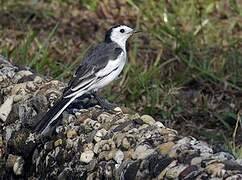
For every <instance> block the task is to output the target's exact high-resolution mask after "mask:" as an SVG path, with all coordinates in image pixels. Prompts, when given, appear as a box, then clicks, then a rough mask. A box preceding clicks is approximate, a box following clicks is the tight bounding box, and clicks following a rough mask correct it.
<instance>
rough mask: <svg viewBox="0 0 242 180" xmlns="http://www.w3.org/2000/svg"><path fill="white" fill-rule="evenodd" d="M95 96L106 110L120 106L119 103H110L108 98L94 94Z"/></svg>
mask: <svg viewBox="0 0 242 180" xmlns="http://www.w3.org/2000/svg"><path fill="white" fill-rule="evenodd" d="M94 98H95V99H96V100H97V102H98V104H99V105H100V106H101V107H102V108H104V109H106V110H114V109H115V108H116V107H118V106H117V104H115V103H110V102H109V101H108V100H106V99H105V98H103V97H100V96H97V95H94Z"/></svg>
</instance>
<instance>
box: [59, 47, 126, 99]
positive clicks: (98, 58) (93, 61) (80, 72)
mask: <svg viewBox="0 0 242 180" xmlns="http://www.w3.org/2000/svg"><path fill="white" fill-rule="evenodd" d="M122 51H123V50H122V49H121V48H120V47H119V46H118V45H117V44H116V43H113V42H112V43H100V44H98V45H97V46H95V47H93V48H91V49H90V50H88V52H87V53H86V55H85V56H84V59H83V61H82V63H81V65H80V66H79V67H78V69H77V70H76V72H75V74H74V75H73V77H72V79H71V80H70V82H69V84H68V87H67V88H66V89H65V90H64V93H63V95H64V97H66V96H70V95H71V94H72V93H73V92H75V91H77V90H80V89H85V88H88V85H90V84H91V83H92V82H93V79H95V74H96V73H97V72H98V71H99V70H101V69H103V68H105V66H106V65H107V63H108V61H109V60H115V59H116V58H117V57H118V56H119V55H120V53H121V52H122Z"/></svg>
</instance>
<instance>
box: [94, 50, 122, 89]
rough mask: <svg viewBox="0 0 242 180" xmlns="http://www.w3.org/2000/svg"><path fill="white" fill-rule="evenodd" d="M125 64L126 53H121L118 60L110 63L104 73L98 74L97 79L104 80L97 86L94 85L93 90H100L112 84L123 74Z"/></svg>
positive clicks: (98, 82)
mask: <svg viewBox="0 0 242 180" xmlns="http://www.w3.org/2000/svg"><path fill="white" fill-rule="evenodd" d="M125 63H126V53H125V52H123V53H121V54H120V55H119V56H118V58H117V59H116V60H112V61H109V63H108V64H107V66H106V67H105V68H104V69H103V70H102V71H100V72H98V73H97V74H96V75H97V77H103V78H102V79H100V80H99V81H97V82H96V83H95V84H93V86H92V89H95V90H98V89H100V88H102V87H104V86H106V85H108V84H109V83H111V82H112V81H113V80H114V79H116V78H117V77H118V75H119V74H120V73H121V72H122V70H123V68H124V65H125ZM116 68H117V69H116ZM114 69H116V70H114ZM107 74H108V75H107Z"/></svg>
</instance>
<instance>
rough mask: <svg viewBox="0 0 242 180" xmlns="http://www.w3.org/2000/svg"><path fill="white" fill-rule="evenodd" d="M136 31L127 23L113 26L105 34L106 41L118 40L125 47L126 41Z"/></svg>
mask: <svg viewBox="0 0 242 180" xmlns="http://www.w3.org/2000/svg"><path fill="white" fill-rule="evenodd" d="M134 32H135V31H134V30H133V29H132V28H130V27H128V26H126V25H117V26H114V27H111V28H110V29H109V30H108V31H107V33H106V36H105V42H116V43H117V44H118V45H120V46H121V47H125V44H126V41H127V40H128V38H129V37H130V36H131V35H132V34H133V33H134Z"/></svg>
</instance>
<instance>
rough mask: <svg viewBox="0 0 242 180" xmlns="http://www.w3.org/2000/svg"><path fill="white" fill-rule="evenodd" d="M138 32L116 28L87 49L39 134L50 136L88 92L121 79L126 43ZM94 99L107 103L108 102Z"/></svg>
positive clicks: (45, 117)
mask: <svg viewBox="0 0 242 180" xmlns="http://www.w3.org/2000/svg"><path fill="white" fill-rule="evenodd" d="M135 32H136V31H134V30H133V29H132V28H130V27H128V26H125V25H118V26H114V27H112V28H110V29H109V30H108V31H107V33H106V36H105V40H104V42H101V43H99V44H97V45H96V46H95V47H93V48H91V49H90V50H88V52H87V53H86V55H85V56H84V59H83V61H82V63H81V64H80V66H79V67H78V69H77V70H76V72H75V74H74V75H73V77H72V79H71V80H70V82H69V84H68V87H67V88H66V89H65V90H64V92H63V95H62V97H61V98H60V100H59V101H58V102H57V103H56V104H55V105H54V106H53V107H52V108H51V109H50V110H49V111H48V112H47V113H46V114H45V115H44V117H43V118H42V119H41V120H40V122H39V123H38V124H37V126H36V129H35V130H36V132H37V133H39V134H41V135H45V134H46V133H49V130H50V129H52V128H53V126H54V125H56V124H58V123H57V121H58V117H59V116H60V115H61V114H62V112H63V111H64V110H65V109H66V108H67V107H68V106H69V105H70V104H71V103H72V102H73V101H74V100H75V99H77V98H78V97H80V96H82V95H84V94H86V93H91V94H95V92H96V91H97V90H99V89H100V88H102V87H104V86H106V85H108V84H109V83H110V82H112V81H113V80H114V79H115V78H117V77H118V75H119V74H120V73H121V71H122V69H123V68H124V65H125V63H126V61H127V52H126V42H127V40H128V38H129V37H130V36H131V35H132V34H134V33H135ZM94 97H95V98H96V99H97V101H98V102H101V103H104V104H105V100H103V99H101V98H98V96H96V95H94Z"/></svg>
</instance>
